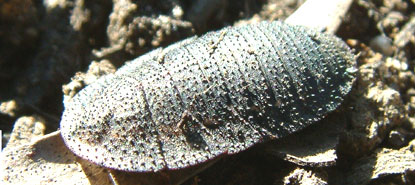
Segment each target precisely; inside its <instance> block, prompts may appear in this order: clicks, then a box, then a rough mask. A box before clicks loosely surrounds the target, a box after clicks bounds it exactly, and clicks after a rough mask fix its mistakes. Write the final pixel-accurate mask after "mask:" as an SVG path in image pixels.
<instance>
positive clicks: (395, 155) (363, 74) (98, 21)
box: [0, 0, 415, 185]
mask: <svg viewBox="0 0 415 185" xmlns="http://www.w3.org/2000/svg"><path fill="white" fill-rule="evenodd" d="M303 2H304V1H302V0H279V1H278V0H268V1H266V0H227V1H222V0H210V1H209V0H198V1H190V0H165V1H151V0H143V1H132V0H113V1H109V0H104V1H94V0H93V1H85V0H73V1H70V0H59V1H47V0H45V1H44V2H39V1H31V0H10V1H0V20H1V21H0V43H1V46H0V130H2V131H3V136H2V144H3V145H2V148H3V150H4V151H3V153H4V156H5V157H4V159H2V163H3V164H1V166H2V167H1V169H0V170H2V172H5V173H4V174H2V175H0V176H1V177H2V179H0V180H2V181H4V182H9V183H11V184H13V183H21V184H23V183H28V184H32V183H35V182H38V183H39V184H45V183H52V182H55V183H56V184H59V183H68V182H70V183H79V184H110V183H111V181H116V182H118V183H119V184H136V183H142V184H165V183H169V182H170V183H183V184H186V185H194V184H199V185H202V184H415V151H414V150H415V149H414V147H415V140H414V138H415V75H414V73H415V71H414V70H415V36H414V35H415V1H414V0H368V1H364V0H355V1H354V2H353V4H352V6H351V8H350V10H349V12H348V13H347V15H346V16H345V17H344V21H343V23H342V25H341V27H340V28H339V30H338V32H337V33H336V35H337V36H339V37H340V38H342V39H343V40H344V41H346V43H347V44H348V45H349V46H350V47H351V48H353V49H354V52H355V54H356V55H357V62H358V72H357V80H356V82H355V84H354V87H353V89H352V92H351V93H350V94H349V95H348V97H347V98H346V100H345V102H344V103H343V104H342V106H341V107H340V108H339V109H338V110H337V111H335V112H333V113H331V114H330V115H328V117H327V118H325V119H324V120H323V121H321V122H319V123H317V124H315V125H312V126H310V127H309V128H306V129H304V130H302V131H301V132H299V133H296V134H294V135H292V136H289V137H287V138H284V139H282V140H279V141H273V142H268V143H263V144H260V145H258V146H255V147H253V148H251V149H249V150H247V151H245V152H241V153H239V154H237V155H233V156H226V157H223V158H220V159H218V160H216V161H214V162H212V163H210V164H206V165H202V166H201V167H200V168H199V167H197V166H196V167H194V168H189V169H186V170H183V171H174V172H163V173H159V174H134V173H125V172H119V171H111V170H107V169H102V168H101V167H98V166H95V165H93V164H90V163H89V162H88V161H85V160H83V159H79V158H77V157H76V156H73V154H71V153H70V151H69V150H67V148H66V147H65V146H64V145H63V142H62V141H61V139H60V137H59V134H55V135H54V134H52V135H48V136H43V135H44V134H48V133H51V132H53V131H56V130H58V128H59V121H60V116H61V114H62V112H63V109H64V107H63V101H64V99H63V97H64V95H65V97H71V96H73V95H74V94H76V93H77V92H78V91H79V90H80V89H82V88H83V87H85V86H86V85H88V84H90V83H92V82H93V81H95V80H96V79H97V78H98V77H100V76H103V75H105V74H108V73H113V72H114V71H115V70H116V69H117V68H119V67H120V66H122V64H123V63H124V62H126V61H128V60H131V59H134V58H136V57H138V56H140V55H142V54H144V53H146V52H148V51H150V50H152V49H155V48H157V47H165V46H168V45H170V44H172V43H174V42H176V41H179V40H182V39H184V38H187V37H189V36H192V35H195V34H197V35H200V34H203V33H206V32H207V31H210V30H217V29H220V28H222V27H224V26H232V25H235V24H246V23H250V22H258V21H262V20H275V19H280V20H284V19H285V18H286V17H287V16H289V15H290V14H291V13H292V12H293V11H294V10H295V9H296V8H298V7H299V6H300V5H301V4H302V3H303ZM316 11H321V10H316ZM39 138H41V139H40V140H39ZM45 156H48V157H47V158H46V157H45ZM43 159H47V160H43ZM108 172H110V175H108V174H107V173H108ZM50 174H54V176H52V175H50ZM29 177H30V178H29ZM28 179H37V181H28ZM183 181H184V182H183Z"/></svg>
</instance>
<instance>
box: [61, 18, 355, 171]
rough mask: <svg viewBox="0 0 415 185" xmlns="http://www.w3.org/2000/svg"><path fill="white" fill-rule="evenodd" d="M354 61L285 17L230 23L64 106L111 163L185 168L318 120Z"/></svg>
mask: <svg viewBox="0 0 415 185" xmlns="http://www.w3.org/2000/svg"><path fill="white" fill-rule="evenodd" d="M355 65H356V62H355V59H354V55H353V54H352V52H351V50H350V49H349V48H348V47H347V46H346V44H345V43H344V42H343V41H341V40H340V39H339V38H336V37H335V36H332V35H329V34H323V33H319V32H317V31H314V30H310V29H307V28H304V27H301V26H290V25H287V24H285V23H282V22H279V21H275V22H261V23H259V24H253V25H247V26H240V27H227V28H224V29H222V30H219V31H215V32H209V33H207V34H205V35H203V36H201V37H200V38H197V37H192V38H189V39H187V40H185V41H182V42H179V43H176V44H174V45H172V46H170V47H168V48H164V49H161V48H160V49H156V50H154V51H152V52H150V53H148V54H145V55H143V56H141V57H139V58H137V59H135V60H133V61H131V62H129V63H127V64H126V65H125V66H123V67H122V68H120V69H119V70H118V71H117V72H116V73H115V74H110V75H107V76H105V77H103V78H101V79H99V80H97V81H96V82H95V83H93V84H91V85H89V86H87V87H86V88H85V89H83V90H82V91H80V92H79V93H78V94H77V95H76V96H74V97H73V99H72V100H71V101H69V102H68V103H67V104H66V105H65V112H64V114H63V116H62V121H61V132H62V136H63V138H64V141H65V143H66V145H67V146H68V147H69V148H70V149H71V150H72V151H73V152H74V153H75V154H76V155H78V156H80V157H82V158H85V159H88V160H90V161H92V162H94V163H96V164H98V165H102V166H105V167H108V168H113V169H118V170H125V171H135V172H152V171H160V170H163V169H180V168H186V167H189V166H192V165H196V164H199V163H203V162H204V161H207V160H210V159H213V158H215V157H216V156H219V155H222V154H234V153H238V152H240V151H243V150H246V149H247V148H249V147H251V146H253V145H255V144H256V143H259V142H263V141H266V140H269V139H278V138H281V137H284V136H287V135H288V134H290V133H293V132H296V131H298V130H300V129H302V128H304V127H306V126H308V125H310V124H312V123H314V122H316V121H318V120H320V119H321V118H323V117H324V116H325V115H326V114H327V113H329V112H331V111H333V110H334V109H336V108H337V107H338V106H339V104H340V103H341V102H342V101H343V97H344V96H345V95H346V94H347V93H348V92H349V91H350V89H351V87H352V83H353V81H354V79H355V77H354V76H355V75H354V73H355V71H356V68H355Z"/></svg>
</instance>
